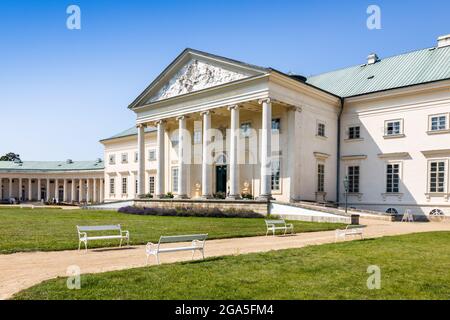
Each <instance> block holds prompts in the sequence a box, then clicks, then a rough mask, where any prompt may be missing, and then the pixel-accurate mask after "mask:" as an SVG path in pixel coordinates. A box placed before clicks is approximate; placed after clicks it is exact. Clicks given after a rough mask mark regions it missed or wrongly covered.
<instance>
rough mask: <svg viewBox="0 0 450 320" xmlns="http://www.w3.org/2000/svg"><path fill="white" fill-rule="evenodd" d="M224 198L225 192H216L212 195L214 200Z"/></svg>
mask: <svg viewBox="0 0 450 320" xmlns="http://www.w3.org/2000/svg"><path fill="white" fill-rule="evenodd" d="M226 197H227V195H226V194H225V192H217V193H214V194H213V198H214V199H225V198H226Z"/></svg>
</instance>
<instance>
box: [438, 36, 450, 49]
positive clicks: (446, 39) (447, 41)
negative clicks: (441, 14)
mask: <svg viewBox="0 0 450 320" xmlns="http://www.w3.org/2000/svg"><path fill="white" fill-rule="evenodd" d="M448 46H450V34H447V35H445V36H440V37H439V38H438V45H437V47H438V48H443V47H448Z"/></svg>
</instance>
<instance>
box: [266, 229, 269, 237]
mask: <svg viewBox="0 0 450 320" xmlns="http://www.w3.org/2000/svg"><path fill="white" fill-rule="evenodd" d="M268 234H269V229H267V231H266V237H267V235H268Z"/></svg>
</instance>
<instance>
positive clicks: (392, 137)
mask: <svg viewBox="0 0 450 320" xmlns="http://www.w3.org/2000/svg"><path fill="white" fill-rule="evenodd" d="M404 137H406V136H405V134H403V133H402V134H385V135H384V136H383V138H385V139H398V138H404Z"/></svg>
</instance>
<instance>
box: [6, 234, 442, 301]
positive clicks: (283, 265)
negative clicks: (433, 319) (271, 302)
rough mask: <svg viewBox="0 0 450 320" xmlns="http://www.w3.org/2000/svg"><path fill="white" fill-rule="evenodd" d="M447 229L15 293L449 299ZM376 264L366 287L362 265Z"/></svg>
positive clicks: (59, 282) (55, 283)
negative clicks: (377, 280) (376, 275)
mask: <svg viewBox="0 0 450 320" xmlns="http://www.w3.org/2000/svg"><path fill="white" fill-rule="evenodd" d="M449 245H450V232H433V233H421V234H411V235H405V236H396V237H385V238H379V239H374V240H363V241H352V242H343V243H337V244H328V245H320V246H311V247H306V248H302V249H290V250H282V251H272V252H269V253H261V254H248V255H241V256H229V257H221V258H215V259H207V260H205V261H201V260H200V261H195V262H184V263H176V264H167V265H160V266H152V267H146V268H137V269H130V270H124V271H115V272H108V273H103V274H92V275H82V276H81V289H80V290H69V289H67V287H66V279H65V278H58V279H54V280H49V281H46V282H44V283H42V284H39V285H37V286H34V287H32V288H30V289H27V290H25V291H22V292H20V293H18V294H17V295H16V296H15V297H14V298H15V299H448V298H449V297H450V272H449V266H450V251H449V250H448V249H449ZM370 265H377V266H379V267H380V269H381V289H379V290H369V289H368V288H367V285H366V283H367V282H366V281H367V278H368V277H369V276H370V274H368V273H367V268H368V266H370Z"/></svg>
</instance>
